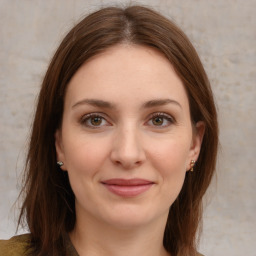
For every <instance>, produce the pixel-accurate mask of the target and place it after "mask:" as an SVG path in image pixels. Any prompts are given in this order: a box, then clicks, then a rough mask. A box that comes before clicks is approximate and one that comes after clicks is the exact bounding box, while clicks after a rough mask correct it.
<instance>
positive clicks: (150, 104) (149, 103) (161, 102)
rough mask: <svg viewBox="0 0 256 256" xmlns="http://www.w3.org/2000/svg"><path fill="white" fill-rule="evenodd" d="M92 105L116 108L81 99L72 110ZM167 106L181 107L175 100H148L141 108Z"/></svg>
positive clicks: (104, 102)
mask: <svg viewBox="0 0 256 256" xmlns="http://www.w3.org/2000/svg"><path fill="white" fill-rule="evenodd" d="M84 104H86V105H92V106H95V107H99V108H109V109H115V108H116V106H115V105H114V104H112V103H110V102H108V101H104V100H98V99H83V100H81V101H78V102H77V103H75V104H74V105H73V106H72V108H75V107H77V106H80V105H84ZM167 104H175V105H177V106H179V107H180V108H182V107H181V104H180V103H179V102H178V101H176V100H172V99H155V100H150V101H147V102H145V103H144V104H143V105H142V108H152V107H158V106H164V105H167Z"/></svg>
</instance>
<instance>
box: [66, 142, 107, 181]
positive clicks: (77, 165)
mask: <svg viewBox="0 0 256 256" xmlns="http://www.w3.org/2000/svg"><path fill="white" fill-rule="evenodd" d="M67 144H69V146H68V147H65V159H66V163H65V164H66V167H67V171H68V173H69V175H70V177H73V176H78V178H81V177H82V176H94V175H95V174H96V173H97V172H98V171H99V169H100V166H101V165H102V164H103V162H104V160H105V158H106V157H107V152H108V147H107V145H106V144H105V147H102V146H100V145H99V143H97V140H96V141H94V140H88V139H86V138H84V139H82V138H78V139H74V138H73V140H72V141H71V140H70V141H69V142H68V141H67V142H66V145H67Z"/></svg>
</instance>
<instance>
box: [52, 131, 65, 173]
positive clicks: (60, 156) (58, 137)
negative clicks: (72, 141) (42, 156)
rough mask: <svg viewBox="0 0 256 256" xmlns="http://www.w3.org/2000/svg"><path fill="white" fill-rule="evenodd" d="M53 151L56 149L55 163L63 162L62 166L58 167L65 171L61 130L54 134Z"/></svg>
mask: <svg viewBox="0 0 256 256" xmlns="http://www.w3.org/2000/svg"><path fill="white" fill-rule="evenodd" d="M54 137H55V149H56V155H57V161H61V162H63V165H62V166H60V168H61V169H62V170H63V171H65V170H66V168H65V154H64V150H63V144H62V135H61V130H59V129H58V130H56V132H55V134H54Z"/></svg>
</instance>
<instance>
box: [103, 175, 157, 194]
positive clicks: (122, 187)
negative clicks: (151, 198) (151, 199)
mask: <svg viewBox="0 0 256 256" xmlns="http://www.w3.org/2000/svg"><path fill="white" fill-rule="evenodd" d="M101 183H102V184H103V185H104V186H105V187H106V188H107V189H108V190H109V191H110V192H112V193H114V194H116V195H118V196H122V197H135V196H138V195H140V194H142V193H144V192H146V191H147V190H149V189H150V188H151V187H152V185H154V184H155V183H154V182H152V181H149V180H145V179H109V180H104V181H102V182H101Z"/></svg>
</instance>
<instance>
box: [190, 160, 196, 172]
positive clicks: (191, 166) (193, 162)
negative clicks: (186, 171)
mask: <svg viewBox="0 0 256 256" xmlns="http://www.w3.org/2000/svg"><path fill="white" fill-rule="evenodd" d="M195 163H196V162H195V161H194V160H191V162H190V171H191V172H193V171H194V166H195Z"/></svg>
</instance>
